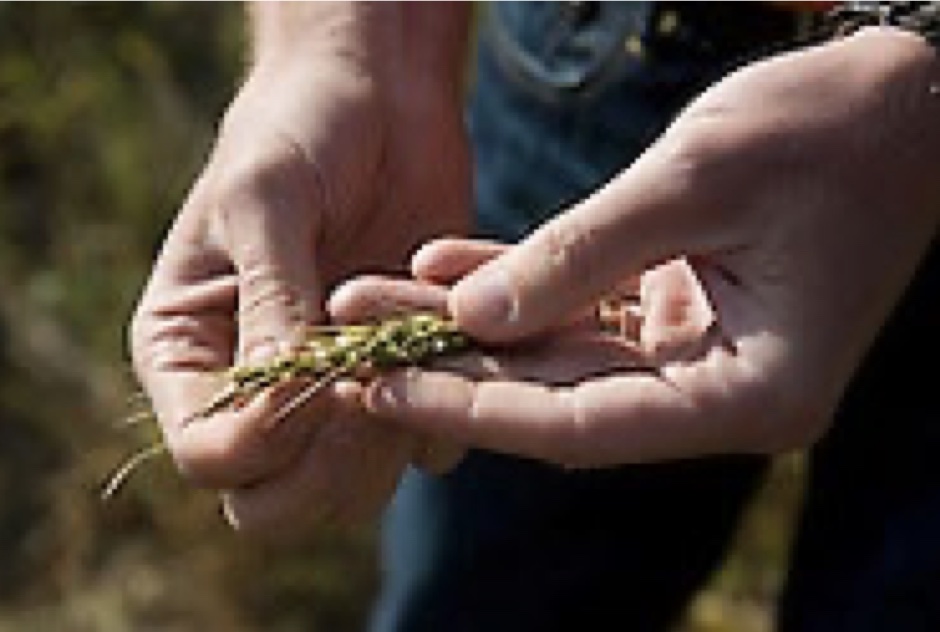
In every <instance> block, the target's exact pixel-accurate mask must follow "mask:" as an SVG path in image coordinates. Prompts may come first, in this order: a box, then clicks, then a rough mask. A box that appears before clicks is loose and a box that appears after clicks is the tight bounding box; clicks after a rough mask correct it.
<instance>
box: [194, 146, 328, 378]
mask: <svg viewBox="0 0 940 632" xmlns="http://www.w3.org/2000/svg"><path fill="white" fill-rule="evenodd" d="M271 154H272V155H271V156H264V157H260V158H259V157H257V156H255V157H250V158H246V162H245V163H244V164H238V163H235V164H229V163H226V165H225V169H226V171H225V176H224V177H219V178H218V179H217V180H216V181H215V182H214V183H213V187H212V189H211V190H210V192H209V196H208V199H207V200H206V203H208V204H210V205H211V210H212V213H210V216H211V217H213V218H214V220H215V221H214V223H213V224H212V226H211V228H212V235H213V237H214V238H215V239H217V240H218V241H219V243H220V244H221V247H222V248H223V249H224V250H225V251H226V252H227V253H228V255H229V256H230V257H231V260H232V263H233V265H234V267H235V272H236V274H237V278H238V354H239V357H240V358H242V359H243V360H242V361H243V362H245V361H248V362H259V361H264V360H267V359H269V358H270V356H271V355H272V353H273V347H274V346H276V344H277V343H278V342H283V341H289V340H293V339H294V338H296V337H297V336H299V335H300V332H302V331H303V329H304V326H305V325H307V324H309V323H311V322H316V321H317V320H319V319H320V318H321V317H322V305H321V303H322V300H323V294H322V285H321V279H320V277H319V266H318V262H317V259H316V256H315V255H316V230H317V211H319V210H322V209H316V208H312V207H311V200H312V199H317V200H319V203H321V204H325V203H326V200H324V199H323V195H322V190H321V187H319V186H318V184H317V183H316V182H309V181H308V179H307V176H304V175H301V173H300V168H299V166H298V165H299V163H300V162H301V159H300V158H298V157H297V156H295V155H293V152H292V150H291V149H290V148H286V149H282V148H277V149H276V150H273V151H272V152H271Z"/></svg>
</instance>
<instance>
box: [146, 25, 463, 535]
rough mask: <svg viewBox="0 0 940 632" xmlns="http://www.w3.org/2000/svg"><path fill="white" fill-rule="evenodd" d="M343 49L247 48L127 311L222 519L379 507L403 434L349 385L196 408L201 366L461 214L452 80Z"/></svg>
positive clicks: (255, 521)
mask: <svg viewBox="0 0 940 632" xmlns="http://www.w3.org/2000/svg"><path fill="white" fill-rule="evenodd" d="M373 17H376V16H373ZM377 17H382V16H381V15H379V16H377ZM330 35H332V32H327V33H326V36H327V38H329V36H330ZM399 35H400V36H401V35H403V34H399ZM401 39H402V42H404V38H403V37H402V38H401ZM399 45H400V46H402V47H405V46H407V44H405V43H401V44H399ZM340 48H341V47H338V46H337V47H331V46H329V45H325V46H321V49H323V50H325V51H326V54H321V55H320V57H318V58H312V57H311V56H310V55H285V54H277V55H268V56H267V57H265V56H259V59H258V62H257V63H256V64H255V66H254V67H253V69H252V70H251V73H250V75H249V77H248V79H247V81H246V83H245V84H244V86H243V88H242V89H241V91H240V92H239V94H238V95H237V98H236V99H235V100H234V102H233V104H232V105H231V107H230V109H229V111H228V112H227V114H226V116H225V118H224V121H223V123H222V126H221V128H220V133H219V136H218V140H217V144H216V147H215V149H214V151H213V153H212V155H211V157H210V159H209V161H208V164H207V166H206V167H205V169H204V171H203V173H202V175H201V176H200V177H199V179H198V181H197V182H196V184H195V186H194V187H193V189H192V191H191V193H190V195H189V197H188V199H187V200H186V202H185V204H184V206H183V208H182V210H181V211H180V213H179V216H178V218H177V219H176V221H175V223H174V225H173V227H172V229H171V230H170V232H169V234H168V236H167V237H166V241H165V243H164V245H163V248H162V251H161V253H160V255H159V258H158V260H157V262H156V264H155V267H154V269H153V272H152V276H151V278H150V281H149V283H148V285H147V287H146V290H145V291H144V294H143V296H142V298H141V301H140V303H139V306H138V309H137V311H136V313H135V316H134V319H133V322H132V326H131V346H132V354H133V359H134V363H135V369H136V371H137V373H138V376H139V378H140V379H141V382H142V384H143V386H144V388H145V390H146V392H147V394H148V395H149V396H150V398H151V400H152V402H153V405H154V408H155V411H156V413H157V416H158V419H159V421H160V424H161V427H162V430H163V432H164V435H165V439H166V442H167V445H168V447H169V449H170V451H171V453H172V455H173V457H174V458H175V460H176V462H177V465H178V466H179V467H180V469H181V470H182V471H184V472H185V473H186V474H187V475H188V476H189V477H190V478H192V479H193V480H194V481H195V482H196V483H197V484H200V485H202V486H205V487H208V488H212V489H217V490H220V491H225V493H224V495H223V498H224V500H225V504H226V514H227V516H228V517H229V519H230V521H231V522H232V524H233V525H234V526H236V527H237V528H240V529H243V530H248V531H254V532H261V533H265V534H270V533H272V532H274V533H280V532H283V531H285V530H291V531H297V530H300V529H302V528H304V527H309V526H310V525H311V523H313V522H318V521H322V519H324V518H332V519H338V520H348V519H352V518H355V519H360V518H363V517H365V516H366V515H368V514H372V513H375V512H376V510H377V509H378V508H379V507H381V505H382V504H383V503H384V501H385V500H386V499H387V497H388V496H389V495H390V493H391V491H392V490H393V489H394V485H395V484H396V483H397V480H398V476H399V474H400V472H401V470H402V468H403V467H404V466H405V464H406V463H407V462H408V461H409V460H410V459H411V458H412V457H413V454H414V452H415V450H416V449H417V440H416V439H414V438H413V437H412V436H411V435H409V434H405V432H404V431H401V430H396V429H392V428H382V427H380V426H379V425H377V424H374V423H373V424H368V423H362V422H361V421H359V420H358V416H359V413H358V412H357V411H358V407H356V406H351V405H349V400H350V398H351V399H355V397H356V396H357V394H356V393H350V392H349V390H350V389H345V391H342V390H340V391H332V395H329V394H325V395H326V396H325V397H318V398H317V401H316V402H312V403H311V404H310V405H308V406H306V407H304V409H302V410H300V411H297V412H296V413H294V414H292V415H291V416H290V417H288V418H287V419H285V420H283V421H282V422H281V423H277V424H271V423H269V421H270V419H271V417H272V415H273V414H275V413H276V412H277V411H278V410H279V409H280V407H281V406H283V405H284V404H285V403H286V402H287V401H289V399H290V397H291V396H293V395H295V394H296V393H297V388H296V387H286V388H280V389H274V390H273V391H272V392H270V393H265V394H263V395H261V396H259V397H257V398H255V399H253V400H252V401H251V402H250V403H249V404H248V405H246V406H244V407H243V408H240V409H238V410H235V411H231V412H223V413H219V414H216V415H213V416H211V417H209V418H206V419H201V418H200V419H198V420H194V418H193V415H194V414H195V413H196V412H198V411H199V410H200V409H201V408H203V407H204V406H205V405H206V403H207V402H208V401H209V400H210V399H211V398H212V395H213V394H214V393H215V391H216V389H217V388H218V387H219V383H218V379H217V378H216V377H215V374H216V373H217V372H218V371H219V370H221V369H225V368H227V367H229V366H230V365H232V363H233V362H237V363H257V362H260V361H263V360H264V359H266V358H269V357H270V356H271V355H273V354H274V353H276V351H277V349H278V347H279V346H282V345H283V343H285V342H289V341H290V340H291V339H292V338H295V337H296V336H297V335H298V333H299V332H300V331H301V330H302V329H303V328H304V326H306V325H310V324H314V323H319V322H323V321H324V320H325V317H326V315H325V296H326V295H327V294H328V293H329V290H330V288H331V287H332V286H333V285H335V284H336V283H337V282H338V281H339V280H341V279H343V278H345V277H348V276H350V275H352V274H354V273H360V272H363V271H376V270H378V271H388V270H394V269H398V268H400V267H401V266H402V265H403V263H402V262H404V261H406V260H407V257H408V255H409V254H410V252H411V251H412V250H413V249H414V248H415V246H416V245H417V244H419V243H421V242H423V241H425V240H427V239H428V238H430V237H432V236H436V235H441V234H443V233H453V232H462V231H464V230H466V227H467V225H468V217H469V212H468V207H469V195H470V191H469V188H470V186H469V185H470V180H469V160H468V150H467V145H466V138H465V132H464V129H463V124H462V110H461V104H460V95H459V89H458V86H457V85H443V87H441V86H438V85H436V84H434V82H432V81H430V80H428V79H427V73H424V74H422V73H420V72H416V73H414V74H415V75H416V76H420V79H417V78H416V79H415V80H414V81H412V80H411V79H410V76H409V73H408V70H409V69H408V68H402V67H401V66H400V65H398V66H394V68H393V69H394V70H395V71H396V72H394V73H389V72H383V68H382V65H383V64H389V63H390V62H389V60H388V59H383V56H382V55H374V54H367V53H368V52H369V51H366V53H364V54H362V55H350V54H343V53H344V52H346V53H348V52H349V51H348V50H346V51H344V50H340ZM350 50H354V51H356V52H358V50H357V49H355V48H352V49H350ZM308 52H309V51H308ZM321 52H322V51H321ZM330 53H333V54H330ZM393 65H394V64H393ZM443 83H445V84H446V82H443ZM416 84H419V85H416ZM432 87H433V88H434V89H433V90H432ZM353 390H355V389H353ZM343 392H345V394H346V396H347V397H343V396H342V394H343ZM337 395H339V396H337ZM313 409H316V410H313Z"/></svg>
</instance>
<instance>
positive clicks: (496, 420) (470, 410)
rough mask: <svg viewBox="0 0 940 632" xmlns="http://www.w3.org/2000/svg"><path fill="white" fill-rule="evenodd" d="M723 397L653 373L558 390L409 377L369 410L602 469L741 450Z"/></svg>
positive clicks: (478, 441)
mask: <svg viewBox="0 0 940 632" xmlns="http://www.w3.org/2000/svg"><path fill="white" fill-rule="evenodd" d="M719 395H720V394H719V393H714V392H713V393H706V392H700V393H687V392H683V391H681V390H679V389H677V388H676V387H675V386H674V385H673V384H671V383H670V382H669V381H667V380H664V379H662V378H660V377H659V376H657V375H655V374H654V373H650V372H635V373H631V374H627V375H623V374H621V375H616V376H612V377H608V378H605V379H601V380H592V381H589V382H585V383H583V384H580V385H578V386H575V387H571V388H568V387H561V388H553V387H550V386H546V385H544V384H539V383H532V382H519V381H511V380H488V381H479V382H478V381H475V380H472V379H469V378H466V377H464V376H461V375H456V374H453V373H441V372H427V371H424V372H419V371H406V372H400V373H396V374H394V375H391V376H389V377H388V378H387V379H386V380H384V381H383V382H382V383H381V384H380V385H377V388H376V389H375V391H374V392H373V393H371V394H370V396H369V405H370V406H372V407H374V408H375V409H376V410H377V411H379V412H380V413H381V414H384V415H389V416H394V417H395V418H396V419H399V420H401V421H400V423H402V424H404V425H405V426H406V427H408V428H412V429H414V430H417V431H420V432H427V433H431V434H434V435H437V436H442V437H447V438H449V439H452V440H454V441H457V442H459V443H463V444H466V445H471V446H475V447H479V448H483V449H489V450H494V451H497V452H503V453H508V454H515V455H521V456H526V457H531V458H536V459H540V460H545V461H549V462H554V463H558V464H561V465H564V466H568V467H597V466H608V465H614V464H622V463H630V462H649V461H659V460H667V459H676V458H683V457H688V456H692V455H702V454H712V453H721V452H728V451H737V450H739V449H740V448H741V446H740V445H738V443H737V440H738V438H739V437H740V436H741V433H740V432H739V431H738V429H737V428H736V426H737V425H739V424H741V423H742V420H741V418H739V417H736V416H731V415H729V414H727V413H728V411H729V410H730V409H729V408H727V407H722V406H720V405H718V404H716V403H714V402H709V401H708V399H709V398H710V399H712V400H717V399H718V398H719ZM703 406H707V407H708V414H703V411H702V407H703Z"/></svg>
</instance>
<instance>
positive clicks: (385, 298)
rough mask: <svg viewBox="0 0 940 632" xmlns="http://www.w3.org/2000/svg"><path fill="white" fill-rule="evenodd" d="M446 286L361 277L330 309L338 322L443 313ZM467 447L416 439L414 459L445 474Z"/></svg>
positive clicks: (334, 296) (334, 298) (348, 284)
mask: <svg viewBox="0 0 940 632" xmlns="http://www.w3.org/2000/svg"><path fill="white" fill-rule="evenodd" d="M446 303H447V293H446V290H445V289H444V288H441V287H438V286H435V285H430V284H428V283H419V282H416V281H411V280H404V279H390V278H383V277H370V276H366V277H359V278H356V279H353V280H351V281H348V282H346V283H345V284H343V285H342V286H340V287H339V288H337V289H336V290H335V291H334V293H333V294H332V295H331V296H330V300H329V301H328V309H329V312H330V316H331V318H332V319H333V320H335V321H336V322H340V323H344V322H350V323H353V322H361V321H363V320H376V319H381V318H385V317H389V316H397V315H400V314H402V313H409V312H412V311H414V310H427V311H433V312H442V311H443V310H444V309H445V308H446ZM465 453H466V450H465V449H464V448H463V447H462V446H459V445H456V444H453V443H452V442H450V441H447V440H440V439H438V440H434V439H432V438H429V437H427V436H426V435H425V436H422V437H415V438H414V449H413V451H412V462H413V463H414V464H415V465H417V466H418V467H421V468H423V469H425V470H427V471H428V472H431V473H434V474H443V473H445V472H448V471H450V470H451V469H453V468H454V467H455V466H456V465H457V464H458V463H459V462H460V461H461V460H462V459H463V457H464V454H465Z"/></svg>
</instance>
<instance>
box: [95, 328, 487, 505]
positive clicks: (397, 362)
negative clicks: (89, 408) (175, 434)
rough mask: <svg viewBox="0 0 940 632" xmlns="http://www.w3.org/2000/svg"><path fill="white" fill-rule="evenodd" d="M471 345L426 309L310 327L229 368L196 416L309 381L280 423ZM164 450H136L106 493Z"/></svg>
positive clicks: (138, 417) (150, 417)
mask: <svg viewBox="0 0 940 632" xmlns="http://www.w3.org/2000/svg"><path fill="white" fill-rule="evenodd" d="M472 346H473V344H472V341H471V340H470V338H468V337H467V336H466V335H465V334H463V333H462V332H461V331H460V330H459V329H458V328H457V326H456V325H455V324H454V323H453V322H452V321H450V320H448V319H445V318H442V317H440V316H438V315H436V314H432V313H426V312H418V313H412V314H405V315H401V316H397V317H393V318H389V319H386V320H383V321H381V322H377V323H371V324H360V325H343V326H322V327H311V328H310V329H309V330H308V331H307V333H306V335H305V336H304V337H303V339H302V340H301V342H300V343H299V344H297V345H296V346H295V347H293V348H292V349H291V350H290V351H289V352H287V353H285V354H283V355H281V356H278V357H276V358H274V359H273V360H271V361H270V362H267V363H264V364H259V365H247V366H235V367H232V368H231V369H228V370H227V371H225V372H224V377H225V385H224V386H223V387H222V389H221V390H220V391H219V392H218V393H217V394H216V395H215V396H214V397H213V398H212V399H211V400H210V401H209V402H208V403H207V404H206V405H205V406H204V407H203V408H202V409H200V410H198V411H197V412H196V413H195V414H194V415H193V419H194V420H195V419H204V418H207V417H210V416H212V415H214V414H216V413H219V412H222V411H224V410H231V409H233V408H237V407H239V406H241V405H243V404H244V403H245V402H247V401H248V400H249V399H251V398H252V397H254V396H256V395H258V394H259V393H261V392H263V391H265V390H267V389H270V388H272V387H275V386H278V385H281V384H288V383H297V384H303V385H305V387H304V388H303V389H302V390H301V392H300V393H299V394H298V395H296V396H295V397H293V398H291V400H290V401H289V402H288V403H287V404H285V405H284V406H283V407H282V408H280V409H279V410H278V411H277V412H276V413H275V415H274V418H273V420H272V423H277V422H278V421H280V420H283V419H284V418H286V417H287V416H288V415H290V414H291V413H292V412H293V411H295V410H296V409H297V408H299V407H300V406H301V405H303V404H304V403H305V402H307V401H309V400H310V399H311V398H312V397H314V396H315V395H316V394H317V393H318V392H320V391H321V390H322V389H323V388H325V387H326V386H328V385H330V384H332V383H333V382H335V381H336V380H339V379H342V378H354V379H368V378H369V377H370V376H372V375H374V374H375V373H376V372H378V371H382V370H387V369H390V368H394V367H405V366H420V365H422V364H425V363H426V362H428V361H430V360H433V359H436V358H440V357H444V356H448V355H453V354H456V353H461V352H464V351H468V350H470V349H471V348H472ZM144 403H145V405H146V401H145V402H144ZM142 421H155V417H154V414H153V411H152V410H151V409H150V408H149V406H147V407H146V408H145V409H144V410H143V411H140V412H138V413H136V414H134V415H132V417H131V418H130V419H129V423H140V422H142ZM165 453H166V446H165V445H164V444H163V443H159V442H158V443H155V444H152V445H150V446H147V447H145V448H143V449H141V450H139V451H137V452H135V453H134V454H133V455H131V456H130V457H129V458H127V459H126V460H125V461H124V462H123V463H121V465H119V466H118V468H117V469H116V470H115V471H114V472H113V473H112V474H111V475H110V476H109V477H108V479H107V481H106V483H105V485H104V487H103V489H102V492H101V496H102V498H103V499H105V500H107V499H109V498H111V497H112V496H114V494H115V493H117V491H118V490H119V489H120V488H121V487H122V486H123V485H124V483H125V482H126V481H127V479H128V478H129V477H130V476H131V475H132V474H133V473H134V472H135V471H136V470H137V469H138V468H139V467H140V466H141V465H142V464H144V463H146V462H148V461H150V460H151V459H153V458H155V457H157V456H161V455H163V454H165Z"/></svg>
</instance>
